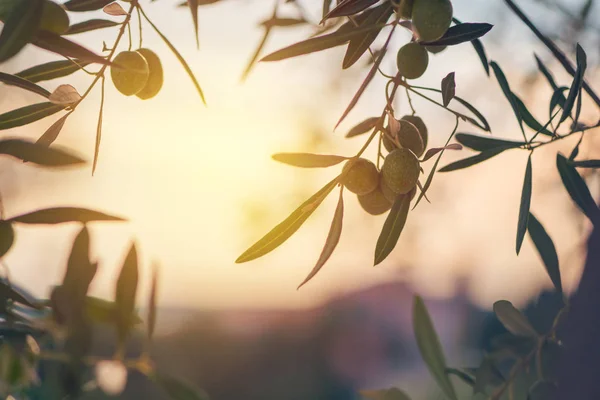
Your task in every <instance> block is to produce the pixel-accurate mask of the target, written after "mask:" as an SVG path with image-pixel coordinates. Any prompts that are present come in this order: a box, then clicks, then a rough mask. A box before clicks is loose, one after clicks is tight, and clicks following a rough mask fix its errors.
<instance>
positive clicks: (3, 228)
mask: <svg viewBox="0 0 600 400" xmlns="http://www.w3.org/2000/svg"><path fill="white" fill-rule="evenodd" d="M14 241H15V231H14V230H13V227H12V225H11V224H10V222H6V221H0V257H4V255H5V254H6V253H8V251H9V250H10V248H11V247H12V245H13V243H14Z"/></svg>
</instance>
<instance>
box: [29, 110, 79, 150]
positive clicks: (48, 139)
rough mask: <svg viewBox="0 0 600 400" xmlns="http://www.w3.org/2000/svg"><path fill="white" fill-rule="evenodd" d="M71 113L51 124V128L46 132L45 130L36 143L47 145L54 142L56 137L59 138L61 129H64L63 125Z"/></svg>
mask: <svg viewBox="0 0 600 400" xmlns="http://www.w3.org/2000/svg"><path fill="white" fill-rule="evenodd" d="M69 115H70V114H66V115H64V116H62V117H61V118H60V119H59V120H58V121H56V122H55V123H53V124H52V125H51V126H50V128H48V129H47V130H46V132H44V134H43V135H42V136H40V138H39V139H38V140H37V141H36V142H35V143H36V144H39V145H42V146H46V147H48V146H50V145H51V144H52V143H54V141H55V140H56V138H58V135H59V134H60V131H61V130H62V128H63V126H65V122H66V121H67V118H68V117H69Z"/></svg>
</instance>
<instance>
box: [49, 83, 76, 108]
mask: <svg viewBox="0 0 600 400" xmlns="http://www.w3.org/2000/svg"><path fill="white" fill-rule="evenodd" d="M48 100H50V102H51V103H53V104H58V105H61V106H70V105H73V104H75V103H77V102H79V101H80V100H81V95H80V94H79V93H78V92H77V89H75V88H74V87H73V86H71V85H68V84H66V85H60V86H59V87H57V88H56V89H55V90H54V92H52V94H51V95H50V97H49V98H48Z"/></svg>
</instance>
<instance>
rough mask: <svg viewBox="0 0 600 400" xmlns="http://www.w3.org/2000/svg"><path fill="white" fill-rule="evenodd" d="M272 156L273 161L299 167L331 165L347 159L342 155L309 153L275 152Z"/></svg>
mask: <svg viewBox="0 0 600 400" xmlns="http://www.w3.org/2000/svg"><path fill="white" fill-rule="evenodd" d="M272 157H273V160H275V161H279V162H281V163H284V164H288V165H292V166H294V167H300V168H325V167H331V166H332V165H336V164H339V163H341V162H342V161H345V160H347V159H348V157H342V156H334V155H329V154H310V153H276V154H273V156H272Z"/></svg>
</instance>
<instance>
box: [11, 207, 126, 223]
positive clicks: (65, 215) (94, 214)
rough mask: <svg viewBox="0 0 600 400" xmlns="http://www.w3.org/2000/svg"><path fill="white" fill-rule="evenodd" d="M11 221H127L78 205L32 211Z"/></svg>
mask: <svg viewBox="0 0 600 400" xmlns="http://www.w3.org/2000/svg"><path fill="white" fill-rule="evenodd" d="M8 221H9V222H18V223H21V224H34V225H54V224H62V223H65V222H83V223H84V224H85V223H88V222H93V221H125V219H123V218H120V217H115V216H112V215H108V214H104V213H101V212H99V211H93V210H88V209H86V208H78V207H54V208H46V209H42V210H37V211H32V212H29V213H26V214H21V215H18V216H16V217H13V218H10V219H8Z"/></svg>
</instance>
